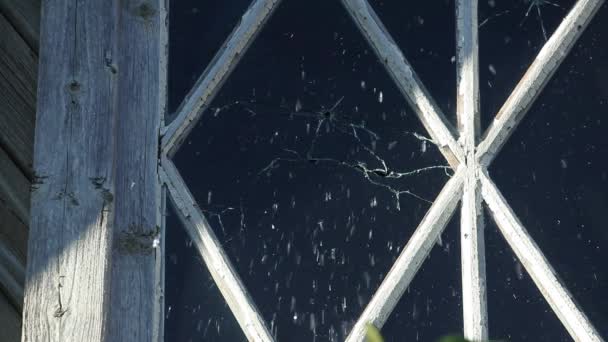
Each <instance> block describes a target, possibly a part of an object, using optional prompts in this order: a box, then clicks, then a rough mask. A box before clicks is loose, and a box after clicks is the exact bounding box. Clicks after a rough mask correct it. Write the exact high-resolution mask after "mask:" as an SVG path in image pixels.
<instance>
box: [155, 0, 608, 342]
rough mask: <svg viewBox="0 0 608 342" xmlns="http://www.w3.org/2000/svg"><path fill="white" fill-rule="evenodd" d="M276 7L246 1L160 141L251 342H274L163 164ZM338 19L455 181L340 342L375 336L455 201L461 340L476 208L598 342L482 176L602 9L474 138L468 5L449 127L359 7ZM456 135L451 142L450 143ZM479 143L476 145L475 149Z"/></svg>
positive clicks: (172, 187) (541, 57) (464, 1)
mask: <svg viewBox="0 0 608 342" xmlns="http://www.w3.org/2000/svg"><path fill="white" fill-rule="evenodd" d="M279 2H280V1H279V0H254V1H253V3H252V4H251V6H250V7H249V9H248V10H247V11H246V13H245V14H244V15H243V17H242V20H241V21H240V23H239V24H238V26H237V27H236V28H235V30H234V31H233V32H232V34H231V35H230V36H229V37H228V39H227V40H226V42H225V43H224V45H223V47H222V48H221V49H220V51H219V52H218V53H217V55H216V57H215V58H214V59H213V61H212V62H211V63H210V65H209V66H208V67H207V69H206V70H205V72H204V73H203V75H202V76H201V77H200V79H199V80H198V82H197V83H196V85H195V86H194V88H193V89H192V90H191V92H190V93H189V94H188V96H187V97H186V99H185V100H184V101H183V103H182V104H181V106H180V107H179V110H178V115H177V117H176V119H175V120H174V121H173V122H172V123H171V124H170V125H168V126H166V127H165V128H164V130H163V131H162V154H161V167H160V170H159V172H160V174H161V177H162V179H163V182H164V184H165V186H166V187H167V189H168V191H169V194H170V198H171V199H172V202H173V203H174V205H175V207H176V208H177V212H178V215H179V216H180V219H181V221H182V222H183V224H184V226H185V227H186V229H187V231H188V233H189V235H190V237H191V238H192V240H193V241H194V244H195V245H196V247H197V248H198V250H199V252H200V253H201V256H202V258H203V260H204V261H205V263H206V264H207V267H208V268H209V271H210V272H211V275H212V276H213V279H214V280H215V282H216V284H217V286H218V288H219V289H220V291H221V293H222V295H223V296H224V298H225V300H226V302H227V303H228V305H229V307H230V309H231V310H232V312H233V314H234V315H235V317H236V319H237V321H238V322H239V324H240V326H241V328H242V329H243V331H244V333H245V335H246V336H247V338H248V339H249V340H250V341H273V337H272V335H271V334H270V332H269V331H268V329H267V327H266V325H265V324H264V321H263V318H262V316H261V315H260V313H259V312H258V311H257V309H256V307H255V304H254V302H253V300H252V299H251V297H250V296H249V294H248V293H247V291H246V289H245V287H244V286H243V284H242V282H241V280H240V278H239V276H238V275H237V273H236V272H235V270H234V268H233V267H232V265H231V263H230V261H229V259H228V257H227V256H226V254H225V253H224V251H223V249H222V247H221V245H220V243H219V241H218V239H217V237H216V236H215V234H214V233H213V231H212V229H211V227H210V226H209V223H208V222H207V220H206V219H205V217H204V215H203V213H202V212H201V210H200V209H199V208H198V206H197V204H196V201H195V199H194V197H193V196H192V194H191V193H190V192H189V190H188V187H187V186H186V184H185V183H184V181H183V179H182V178H181V176H180V175H179V172H178V171H177V169H176V168H175V165H174V164H173V162H172V161H171V160H170V158H171V157H172V156H173V155H174V154H175V151H176V150H177V149H178V148H179V146H180V144H181V143H182V142H183V140H184V139H185V137H186V136H187V135H188V133H189V132H190V130H191V129H192V128H193V127H194V125H195V123H196V122H197V120H198V119H199V117H200V115H201V114H202V112H203V111H204V109H205V108H206V107H207V106H208V105H209V103H210V102H211V100H212V99H213V97H214V96H215V94H216V93H217V92H218V90H219V89H220V87H221V85H222V83H223V82H224V81H225V80H226V78H227V77H228V76H229V75H230V73H231V71H232V70H233V68H234V67H235V65H236V64H237V63H238V61H239V60H240V58H241V57H242V56H243V55H244V53H245V51H246V49H247V47H248V46H249V44H250V43H251V42H252V41H253V40H254V39H255V36H256V34H257V33H258V32H259V31H260V30H261V28H262V27H263V26H264V24H265V23H266V21H267V20H268V18H269V17H270V15H271V14H272V12H273V11H274V9H275V8H276V7H277V6H278V5H279ZM342 3H343V5H344V7H345V8H346V10H347V11H348V12H349V14H350V15H351V17H352V19H353V21H354V22H355V23H356V25H357V26H358V27H359V29H360V30H361V32H362V33H363V35H364V36H365V38H366V39H367V41H368V42H369V44H370V45H371V46H372V47H373V49H374V50H375V52H376V54H377V56H378V57H379V59H380V60H381V61H382V63H383V64H384V66H385V68H386V70H387V71H388V73H389V74H390V75H391V77H392V78H393V80H394V81H395V83H396V84H397V86H398V87H399V89H400V90H401V92H402V94H403V95H404V96H405V98H406V99H407V100H408V102H409V104H410V105H411V106H412V108H413V109H414V111H415V112H416V114H417V115H418V117H419V118H420V120H421V121H422V123H423V125H424V126H425V128H426V129H427V131H428V133H429V134H430V136H431V137H432V139H433V140H434V141H435V142H436V144H437V146H438V147H439V149H440V151H441V153H442V154H443V155H444V156H445V158H446V159H447V161H448V163H449V164H450V166H451V167H452V168H453V169H454V175H453V176H452V178H451V179H450V180H449V181H448V182H447V183H446V184H445V186H444V188H443V189H442V190H441V192H440V193H439V195H438V196H437V198H436V199H435V201H434V202H433V204H432V205H431V207H430V209H429V211H428V212H427V213H426V215H425V217H424V218H423V220H422V222H421V223H420V225H419V226H418V228H417V229H416V231H415V232H414V234H413V235H412V237H411V238H410V240H409V241H408V243H407V245H406V246H405V248H404V249H403V251H402V252H401V254H400V255H399V257H398V258H397V260H396V262H395V264H394V265H393V266H392V268H391V270H390V271H389V273H388V274H387V275H386V277H385V279H384V280H383V282H382V284H381V285H380V287H379V288H378V290H377V291H376V293H375V294H374V296H373V297H372V299H371V301H370V302H369V304H368V305H367V307H366V308H365V310H364V311H363V313H362V314H361V316H360V317H359V319H358V321H357V323H356V324H355V326H354V328H353V329H352V331H351V333H350V335H349V336H348V337H347V341H361V340H363V338H364V334H365V331H364V330H365V329H364V328H365V324H366V323H368V322H369V323H372V324H374V325H376V326H377V327H381V326H382V325H383V324H384V323H385V322H386V320H387V318H388V316H389V314H390V313H391V311H392V310H393V309H394V307H395V305H396V304H397V302H398V301H399V299H400V298H401V296H402V295H403V293H404V291H405V289H406V288H407V286H408V285H409V284H410V282H411V280H412V279H413V277H414V275H415V274H416V272H417V271H418V269H419V268H420V265H421V264H422V262H423V261H424V260H425V259H426V257H427V256H428V254H429V252H430V250H431V248H432V247H433V245H434V243H435V241H436V240H437V238H438V236H439V235H440V234H441V232H442V231H443V229H444V228H445V226H446V224H447V222H448V221H449V219H450V217H451V216H452V214H453V213H454V210H455V209H456V206H457V204H458V202H459V200H460V199H462V206H461V207H462V214H461V241H462V242H461V249H462V253H461V254H462V290H463V315H464V334H465V337H467V338H468V339H471V340H476V341H479V340H485V339H487V337H488V319H487V309H486V277H485V247H484V238H483V218H482V215H483V212H482V201H485V202H486V204H487V206H488V208H489V209H490V213H491V214H492V216H493V218H494V220H495V221H496V223H497V225H498V227H499V229H500V231H501V232H502V234H503V235H504V237H505V238H506V240H507V242H508V243H509V245H510V246H511V248H512V249H513V251H514V252H515V254H516V255H517V257H518V258H519V260H520V262H521V263H522V265H523V266H524V267H525V269H526V271H527V272H528V273H529V274H530V276H531V278H532V280H533V281H534V283H535V284H536V286H537V287H538V288H539V289H540V291H541V293H542V294H543V296H544V297H545V299H546V300H547V302H548V303H549V305H550V306H551V308H552V309H553V310H554V311H555V313H556V314H557V316H558V317H559V319H560V320H561V322H562V323H563V324H564V326H565V327H566V329H567V330H568V332H569V333H570V335H571V336H572V337H573V338H574V340H576V341H602V338H601V337H600V335H599V334H598V333H597V331H596V330H595V329H594V328H593V326H592V325H591V323H590V322H589V320H588V319H587V317H586V316H585V314H584V313H583V312H582V311H581V310H580V309H579V308H578V307H577V305H576V303H575V302H574V300H573V298H572V296H571V294H570V293H569V292H568V290H567V289H566V288H565V287H564V286H563V285H562V283H561V282H560V280H559V279H558V278H557V276H556V275H555V271H554V270H553V268H552V267H551V265H550V264H549V263H548V261H547V260H546V259H545V257H544V256H543V254H542V252H541V251H540V249H539V248H538V246H537V245H536V243H535V242H534V241H533V240H532V238H531V237H530V235H529V234H528V232H527V231H526V229H525V228H524V227H523V225H522V224H521V222H520V221H519V219H518V218H517V216H516V215H515V213H514V212H513V210H512V209H511V207H510V206H509V204H508V203H507V202H506V200H505V199H504V197H503V196H502V195H501V193H500V191H499V190H498V189H497V187H496V185H495V184H494V183H493V182H492V180H491V179H490V177H489V175H488V171H487V167H488V165H489V164H490V163H491V162H492V160H493V159H494V157H495V156H496V154H497V153H498V152H499V151H500V149H501V148H502V146H503V145H504V144H505V142H506V140H507V139H508V137H509V136H510V135H511V133H512V132H513V130H514V129H515V127H516V126H517V125H518V123H519V122H520V121H521V120H522V118H523V117H524V115H525V114H526V112H527V111H528V109H529V108H530V106H531V105H532V103H533V101H534V100H535V99H536V97H537V95H538V94H539V93H540V92H541V90H542V89H543V88H544V86H545V84H546V83H547V82H548V80H549V79H550V78H551V76H552V75H553V73H554V72H555V70H556V69H557V68H558V66H559V65H560V64H561V62H562V61H563V60H564V58H565V57H566V55H567V54H568V52H569V51H570V49H571V48H572V46H573V45H574V44H575V42H576V40H577V39H578V37H579V36H580V35H581V33H582V32H583V30H584V29H585V28H586V26H587V25H588V23H589V22H590V21H591V19H592V18H593V16H594V14H595V13H596V12H597V10H598V9H599V8H600V6H601V5H602V4H603V0H578V1H577V3H576V4H575V5H574V7H573V8H572V9H571V10H570V12H569V13H568V15H567V16H566V18H565V19H564V20H563V21H562V23H561V24H560V25H559V27H558V28H557V30H556V31H555V33H554V34H553V35H552V36H551V38H550V39H549V40H548V41H547V42H546V44H545V45H544V46H543V48H542V49H541V51H540V53H539V54H538V56H537V57H536V58H535V60H534V61H533V63H532V64H531V65H530V67H529V68H528V70H527V72H526V74H525V75H524V76H523V78H522V79H521V80H520V81H519V83H518V84H517V86H516V87H515V89H514V90H513V92H512V93H511V95H510V96H509V98H508V99H507V101H506V102H505V103H504V105H503V106H502V108H501V109H500V110H499V112H498V113H497V114H496V117H495V118H494V121H493V122H492V124H491V125H490V127H489V128H488V130H487V131H486V132H485V134H484V135H483V136H482V137H480V136H479V85H478V83H479V70H478V69H479V68H478V39H477V28H478V23H477V21H478V18H477V0H457V1H456V18H457V24H456V25H457V32H456V39H457V49H456V50H457V52H456V54H457V82H458V83H457V98H458V101H457V103H458V104H457V117H458V129H457V130H456V129H455V128H454V127H452V126H451V125H450V123H449V122H448V120H446V118H445V116H444V115H443V114H442V113H441V111H440V109H439V107H438V106H437V105H436V104H435V102H434V101H433V99H432V98H431V96H430V95H429V94H428V92H427V90H426V89H425V88H424V86H423V85H422V83H421V82H420V80H419V79H418V77H417V76H416V74H415V73H414V71H413V70H412V68H411V66H410V64H409V63H408V61H407V60H406V59H405V57H404V56H403V54H402V52H401V51H400V49H399V48H398V47H397V44H396V43H395V42H394V41H393V39H392V38H391V36H390V35H389V34H388V32H387V30H386V29H385V27H384V25H383V24H382V22H381V21H380V19H379V18H378V16H377V15H376V13H375V12H374V10H373V9H372V7H371V6H370V5H369V3H368V2H367V0H342ZM456 135H458V137H459V138H458V139H456V138H455V136H456ZM478 141H479V143H478Z"/></svg>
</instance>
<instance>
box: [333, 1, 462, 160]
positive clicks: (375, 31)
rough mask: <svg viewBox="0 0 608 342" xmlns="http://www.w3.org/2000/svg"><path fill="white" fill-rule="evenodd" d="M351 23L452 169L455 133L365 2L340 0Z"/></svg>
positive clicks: (457, 155) (457, 154)
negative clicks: (370, 47) (357, 28)
mask: <svg viewBox="0 0 608 342" xmlns="http://www.w3.org/2000/svg"><path fill="white" fill-rule="evenodd" d="M342 3H343V4H344V7H345V8H346V9H347V10H348V12H349V14H350V16H351V17H352V19H353V20H354V22H355V24H356V25H357V26H358V27H359V29H360V30H361V32H362V34H363V36H364V37H365V39H367V41H368V42H369V43H370V45H371V46H372V48H373V49H374V51H375V52H376V55H377V56H378V58H379V59H380V61H381V62H382V64H384V66H385V68H386V70H387V71H388V73H389V74H390V76H391V77H392V79H393V80H394V81H395V83H396V84H397V87H398V88H399V90H400V91H401V93H403V95H404V96H405V98H406V99H407V100H408V102H409V104H410V105H411V106H412V108H413V109H414V111H415V112H416V115H418V117H419V118H420V120H421V121H422V124H423V125H424V127H425V128H426V130H427V131H428V132H429V134H430V136H431V138H432V139H433V140H434V141H435V142H436V144H437V146H438V147H439V150H440V151H441V153H442V154H443V155H444V156H445V158H446V159H447V160H448V163H449V164H450V165H451V166H452V168H453V169H456V168H457V167H458V165H459V164H460V163H464V153H463V151H462V148H461V147H460V145H459V144H458V142H457V141H456V140H455V138H454V135H455V133H456V132H455V130H454V129H453V128H452V127H451V124H450V122H449V121H448V120H447V119H446V118H445V116H444V115H443V114H442V113H441V109H439V106H438V105H437V104H436V103H435V102H434V101H433V99H432V98H431V96H430V95H429V93H428V91H427V90H426V88H425V87H424V86H423V84H422V82H421V81H420V79H419V78H418V76H417V75H416V73H415V72H414V70H413V69H412V67H411V65H410V64H409V63H408V61H407V60H406V59H405V56H404V55H403V53H402V52H401V50H400V49H399V47H398V46H397V44H396V43H395V41H394V40H393V38H391V36H390V34H389V33H388V32H387V30H386V28H385V27H384V25H383V24H382V22H381V21H380V19H379V18H378V16H377V15H376V13H375V12H374V10H373V8H372V7H371V6H370V5H369V3H368V2H367V1H366V0H342Z"/></svg>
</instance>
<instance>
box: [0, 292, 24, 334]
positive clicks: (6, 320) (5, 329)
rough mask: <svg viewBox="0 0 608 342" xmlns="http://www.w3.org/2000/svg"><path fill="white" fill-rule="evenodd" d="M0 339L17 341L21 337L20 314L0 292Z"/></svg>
mask: <svg viewBox="0 0 608 342" xmlns="http://www.w3.org/2000/svg"><path fill="white" fill-rule="evenodd" d="M0 322H1V323H0V326H1V328H0V341H2V342H18V341H20V338H21V315H20V314H19V312H17V310H15V309H14V308H13V307H12V306H11V304H10V303H9V302H8V300H7V298H6V297H4V296H3V295H2V293H0Z"/></svg>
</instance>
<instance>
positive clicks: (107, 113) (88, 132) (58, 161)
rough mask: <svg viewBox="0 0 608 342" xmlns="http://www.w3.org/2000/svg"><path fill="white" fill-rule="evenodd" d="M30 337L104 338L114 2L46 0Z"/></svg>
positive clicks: (27, 320) (29, 278) (28, 291)
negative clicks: (109, 55) (110, 64)
mask: <svg viewBox="0 0 608 342" xmlns="http://www.w3.org/2000/svg"><path fill="white" fill-rule="evenodd" d="M43 13H44V16H43V18H42V25H41V26H42V36H41V45H40V66H39V81H38V86H39V88H38V111H37V117H36V121H37V125H36V137H35V146H34V173H35V175H34V183H35V184H36V188H35V190H34V191H33V192H32V199H31V216H30V217H31V219H30V235H29V246H28V247H29V248H28V265H27V274H26V288H25V302H24V312H23V334H22V339H23V341H28V342H30V341H101V340H102V339H103V336H104V327H103V325H104V321H105V319H106V317H105V308H106V294H107V292H108V291H107V290H108V277H107V269H108V267H109V266H110V265H109V263H108V256H109V253H110V242H111V239H110V238H111V234H110V232H111V216H110V215H108V213H109V211H110V210H112V208H113V203H112V197H113V195H112V194H113V192H114V187H113V180H114V150H115V146H114V142H113V140H114V139H113V135H114V125H115V121H116V117H115V108H114V104H113V103H114V96H115V94H116V93H115V91H116V89H115V80H114V78H115V77H116V75H115V74H114V73H112V72H110V70H109V69H108V67H107V62H106V55H107V53H108V52H113V51H114V50H115V49H114V48H113V41H114V39H113V38H114V36H115V30H114V22H113V20H114V19H113V18H114V10H113V2H112V1H104V0H92V1H86V2H85V1H75V0H61V1H45V2H44V4H43Z"/></svg>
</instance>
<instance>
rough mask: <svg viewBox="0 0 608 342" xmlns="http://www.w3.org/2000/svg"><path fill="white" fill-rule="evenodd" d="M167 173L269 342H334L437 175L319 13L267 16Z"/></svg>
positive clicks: (338, 11)
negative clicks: (263, 323) (185, 188)
mask: <svg viewBox="0 0 608 342" xmlns="http://www.w3.org/2000/svg"><path fill="white" fill-rule="evenodd" d="M175 162H176V164H177V167H178V168H179V170H180V172H181V173H182V175H183V177H184V179H185V180H186V183H187V184H188V185H189V186H190V189H191V190H192V192H193V194H194V196H195V198H196V199H197V201H198V202H199V205H200V207H201V208H202V210H203V211H204V212H205V213H206V215H207V217H208V218H209V220H210V223H211V224H212V226H213V228H214V230H215V232H216V234H217V235H218V237H219V239H220V240H221V241H222V243H223V246H224V248H225V249H226V251H227V253H228V255H229V256H230V258H231V260H232V262H233V263H234V265H235V268H236V269H237V271H238V272H239V274H240V275H241V277H242V279H243V282H244V284H245V286H246V287H247V289H248V290H249V291H250V293H251V295H252V297H253V299H254V300H255V301H256V305H257V306H258V307H259V308H260V310H261V312H262V314H263V316H264V317H265V319H266V320H267V322H268V326H269V327H270V329H271V330H272V332H273V333H274V334H275V335H276V336H277V338H278V340H280V341H314V340H317V341H328V340H329V341H338V340H343V339H344V337H345V336H346V333H347V332H348V331H349V330H350V328H351V326H352V325H353V324H354V321H355V320H356V319H357V318H358V316H359V315H360V313H361V312H362V310H363V308H364V306H365V305H366V304H367V302H368V301H369V299H370V297H371V295H372V294H373V292H374V291H375V289H376V288H377V287H378V286H379V284H380V282H381V280H382V279H383V277H384V275H385V274H386V273H387V272H388V270H389V268H390V266H391V265H392V263H393V262H394V260H395V259H396V257H397V256H398V255H399V252H400V251H401V249H402V248H403V246H404V245H405V243H406V242H407V239H408V238H409V236H410V235H411V234H412V232H413V230H414V229H415V228H416V226H417V225H418V224H419V222H420V220H421V219H422V217H423V215H424V213H425V212H426V210H427V209H428V207H429V205H430V204H429V202H430V201H432V200H433V199H434V197H435V196H436V195H437V193H438V192H439V190H440V189H441V187H442V185H443V184H444V183H445V182H446V180H447V179H448V177H449V176H448V175H449V173H450V171H448V170H447V167H446V166H445V165H446V163H445V161H444V160H443V157H442V156H441V155H440V154H439V152H438V151H437V149H436V148H435V146H434V145H433V142H432V141H431V140H430V139H428V138H427V137H425V131H424V129H423V128H422V126H421V125H420V123H419V121H418V119H417V117H416V116H415V115H414V114H413V113H412V111H411V110H410V109H409V108H408V107H407V105H406V103H405V100H404V99H403V97H402V96H401V95H400V93H399V91H398V90H397V89H396V88H395V86H394V84H393V82H392V81H391V80H390V78H389V76H388V75H387V73H386V72H385V70H384V68H383V66H382V65H381V64H380V63H378V62H377V60H376V57H375V55H374V54H373V52H372V51H371V49H370V48H368V45H367V43H366V42H365V40H364V39H363V37H362V36H361V34H360V33H359V31H358V29H357V28H356V27H355V26H354V24H353V23H352V22H351V20H350V18H349V17H348V14H347V12H346V11H345V10H344V9H343V8H342V6H341V5H340V3H339V2H338V1H325V0H315V1H306V2H303V1H285V2H284V3H283V4H282V5H281V7H279V8H278V9H277V11H276V13H275V14H274V15H273V18H271V20H270V21H269V23H268V26H267V27H266V28H265V29H263V30H262V32H261V33H260V35H259V37H258V38H257V39H256V41H254V42H253V44H252V46H251V48H250V50H249V51H248V52H247V53H246V55H245V56H244V57H243V61H242V62H241V64H240V65H239V66H238V67H237V68H236V70H235V71H234V73H233V74H232V75H231V77H230V78H229V79H228V81H227V82H226V84H225V85H224V87H223V88H222V90H220V92H219V94H218V97H217V98H216V99H215V101H214V102H213V103H212V105H211V108H210V109H209V110H208V111H207V112H206V113H204V114H203V117H202V120H201V122H200V123H199V124H198V125H197V127H196V128H195V129H194V130H193V132H192V134H191V135H190V137H189V138H188V139H187V140H186V142H185V144H184V146H183V147H182V148H181V150H180V151H179V152H178V153H177V155H176V157H175ZM421 168H422V170H420V171H415V170H419V169H421ZM409 171H414V172H413V173H411V174H405V172H409ZM438 272H441V271H438ZM455 286H456V285H455ZM421 291H426V289H421ZM429 291H430V292H432V291H433V289H429ZM429 296H431V294H429ZM438 300H439V299H438ZM392 329H395V331H394V332H392V334H393V335H395V336H397V335H398V334H399V331H401V328H400V327H398V326H394V327H393V328H392ZM387 333H391V331H388V332H387Z"/></svg>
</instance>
